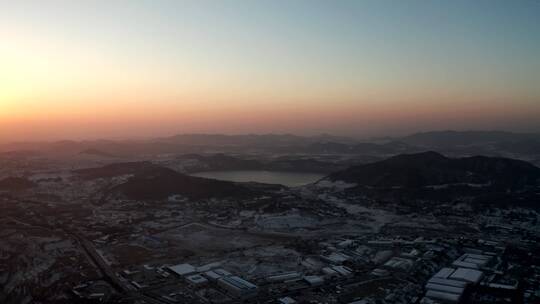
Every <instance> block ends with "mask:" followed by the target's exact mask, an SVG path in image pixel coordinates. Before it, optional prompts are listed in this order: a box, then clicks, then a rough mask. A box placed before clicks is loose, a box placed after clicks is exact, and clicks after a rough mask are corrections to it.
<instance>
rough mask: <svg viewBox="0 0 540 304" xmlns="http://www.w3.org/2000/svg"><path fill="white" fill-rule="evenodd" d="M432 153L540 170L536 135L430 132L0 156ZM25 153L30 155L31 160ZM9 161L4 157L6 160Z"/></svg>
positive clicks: (223, 139) (158, 142)
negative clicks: (522, 163) (504, 160)
mask: <svg viewBox="0 0 540 304" xmlns="http://www.w3.org/2000/svg"><path fill="white" fill-rule="evenodd" d="M429 150H431V151H437V152H440V153H443V154H445V155H451V156H456V157H457V156H470V155H486V156H501V157H509V158H518V159H523V160H527V161H530V162H533V163H534V164H536V165H540V134H537V133H511V132H502V131H433V132H424V133H416V134H412V135H409V136H405V137H398V138H384V139H377V140H373V141H360V140H355V139H352V138H347V137H339V136H331V135H319V136H312V137H306V136H297V135H291V134H264V135H223V134H183V135H175V136H171V137H163V138H156V139H149V140H124V141H113V140H96V141H58V142H53V143H14V144H9V145H3V146H2V147H0V151H11V153H9V156H17V155H18V154H17V152H16V151H24V152H21V153H20V156H21V157H30V155H36V154H37V155H39V154H40V153H41V154H46V155H58V156H62V155H64V156H65V155H70V156H73V155H81V156H82V155H92V156H95V157H103V158H108V157H112V156H117V157H133V156H137V157H139V156H143V155H144V156H151V155H158V154H189V153H196V154H202V153H208V152H212V153H245V154H247V153H252V152H255V153H275V154H308V155H309V154H312V155H314V154H317V155H321V154H343V155H353V156H370V157H375V158H379V159H382V158H386V157H389V156H393V155H398V154H403V153H417V152H423V151H429ZM29 151H33V152H34V153H33V154H31V153H29ZM5 155H8V154H5Z"/></svg>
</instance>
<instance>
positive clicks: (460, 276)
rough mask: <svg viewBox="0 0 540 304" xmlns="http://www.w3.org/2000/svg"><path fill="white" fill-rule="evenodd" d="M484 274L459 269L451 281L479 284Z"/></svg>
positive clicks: (477, 271)
mask: <svg viewBox="0 0 540 304" xmlns="http://www.w3.org/2000/svg"><path fill="white" fill-rule="evenodd" d="M482 275H483V272H482V271H479V270H475V269H466V268H458V269H457V270H456V271H454V273H452V275H450V279H454V280H460V281H465V282H470V283H478V282H480V280H481V279H482Z"/></svg>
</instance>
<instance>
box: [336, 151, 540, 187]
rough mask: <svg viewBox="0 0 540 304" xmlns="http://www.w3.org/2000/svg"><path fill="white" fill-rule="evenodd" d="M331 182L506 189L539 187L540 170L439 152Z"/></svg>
mask: <svg viewBox="0 0 540 304" xmlns="http://www.w3.org/2000/svg"><path fill="white" fill-rule="evenodd" d="M328 179H330V180H342V181H345V182H348V183H355V184H358V185H359V186H369V187H380V188H386V187H394V188H396V187H402V188H415V187H426V186H433V185H445V184H474V185H477V184H485V185H487V184H489V185H491V186H493V187H499V188H503V189H507V188H508V189H518V188H522V187H524V186H527V185H537V184H538V181H539V179H540V168H538V167H535V166H533V165H531V164H529V163H527V162H524V161H520V160H513V159H507V158H497V157H485V156H474V157H465V158H447V157H445V156H443V155H441V154H439V153H436V152H424V153H417V154H403V155H398V156H395V157H391V158H389V159H386V160H383V161H380V162H375V163H371V164H365V165H360V166H353V167H351V168H349V169H347V170H344V171H341V172H337V173H334V174H331V175H330V176H329V177H328Z"/></svg>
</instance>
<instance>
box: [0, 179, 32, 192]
mask: <svg viewBox="0 0 540 304" xmlns="http://www.w3.org/2000/svg"><path fill="white" fill-rule="evenodd" d="M35 186H36V184H35V183H34V182H32V181H30V180H28V179H26V178H24V177H7V178H4V179H2V180H0V191H21V190H26V189H30V188H33V187H35Z"/></svg>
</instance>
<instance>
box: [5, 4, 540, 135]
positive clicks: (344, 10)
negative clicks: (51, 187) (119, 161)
mask: <svg viewBox="0 0 540 304" xmlns="http://www.w3.org/2000/svg"><path fill="white" fill-rule="evenodd" d="M272 2H273V1H268V3H264V2H259V1H253V2H251V1H247V2H242V1H239V2H238V3H234V4H233V3H231V4H230V5H224V4H222V3H220V2H219V1H216V2H214V3H212V4H210V3H206V4H201V3H199V2H198V1H194V2H190V1H185V2H184V1H181V3H174V2H172V3H169V2H161V1H156V2H155V3H153V4H151V5H150V4H148V3H143V2H136V1H134V2H122V3H120V2H118V3H107V2H101V3H88V2H84V1H81V2H78V1H62V0H58V3H56V4H57V5H53V4H46V3H43V2H34V3H32V2H31V1H29V2H28V3H26V4H17V3H6V4H0V142H5V141H19V140H54V139H64V138H77V139H80V138H110V137H125V138H129V137H145V136H162V135H171V134H175V133H193V132H196V133H298V134H317V133H334V134H336V135H340V134H343V135H349V136H358V137H361V136H372V135H373V136H378V135H392V134H404V133H410V132H415V131H420V130H424V131H425V130H428V129H460V130H464V129H490V130H493V129H506V130H510V131H530V132H538V131H540V122H539V121H538V117H540V86H538V80H540V61H539V60H538V58H537V54H538V52H539V51H540V43H538V41H540V40H538V39H535V38H536V37H537V34H538V26H537V25H538V24H537V22H538V18H536V17H537V14H535V9H537V8H535V7H532V8H531V7H528V6H527V5H525V4H521V5H517V6H516V7H512V9H514V11H512V12H514V13H515V14H517V15H516V16H513V15H512V14H509V13H508V11H509V8H507V7H506V6H509V5H510V4H498V5H499V6H501V7H498V6H497V5H491V4H490V9H493V16H485V14H482V12H484V11H485V7H482V5H481V4H478V3H477V4H470V3H462V4H459V5H458V4H456V6H452V7H451V9H450V8H435V7H430V5H425V4H422V5H421V4H414V5H415V7H416V9H415V10H410V9H405V8H403V12H400V10H396V9H395V6H400V5H401V4H399V5H398V4H395V5H394V6H393V7H387V5H386V4H382V3H378V2H377V1H374V2H369V1H365V2H363V3H350V4H348V5H345V4H342V5H337V4H336V5H335V6H331V7H329V5H328V3H325V2H318V1H307V2H303V1H298V3H281V4H279V5H278V4H277V3H272ZM411 5H413V4H411ZM441 5H442V6H446V5H447V4H441ZM349 6H350V7H349ZM471 6H478V7H471ZM284 8H285V9H284ZM452 10H453V11H452ZM456 10H457V11H456ZM405 12H406V13H405ZM417 13H418V15H415V14H417ZM441 13H444V14H450V15H449V16H448V19H445V18H432V17H433V16H438V14H441ZM395 14H397V15H395ZM410 14H413V15H410ZM394 15H395V16H394ZM445 16H446V15H445ZM427 17H430V18H427ZM432 19H433V20H432ZM434 20H437V21H436V22H435V23H433V22H434ZM501 20H505V21H506V24H509V25H512V26H508V28H506V27H501V24H504V22H501ZM431 23H433V24H431ZM380 25H384V26H380ZM403 25H407V26H403ZM426 25H428V26H426ZM464 33H465V34H464ZM503 34H504V35H503ZM500 37H504V39H500Z"/></svg>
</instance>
